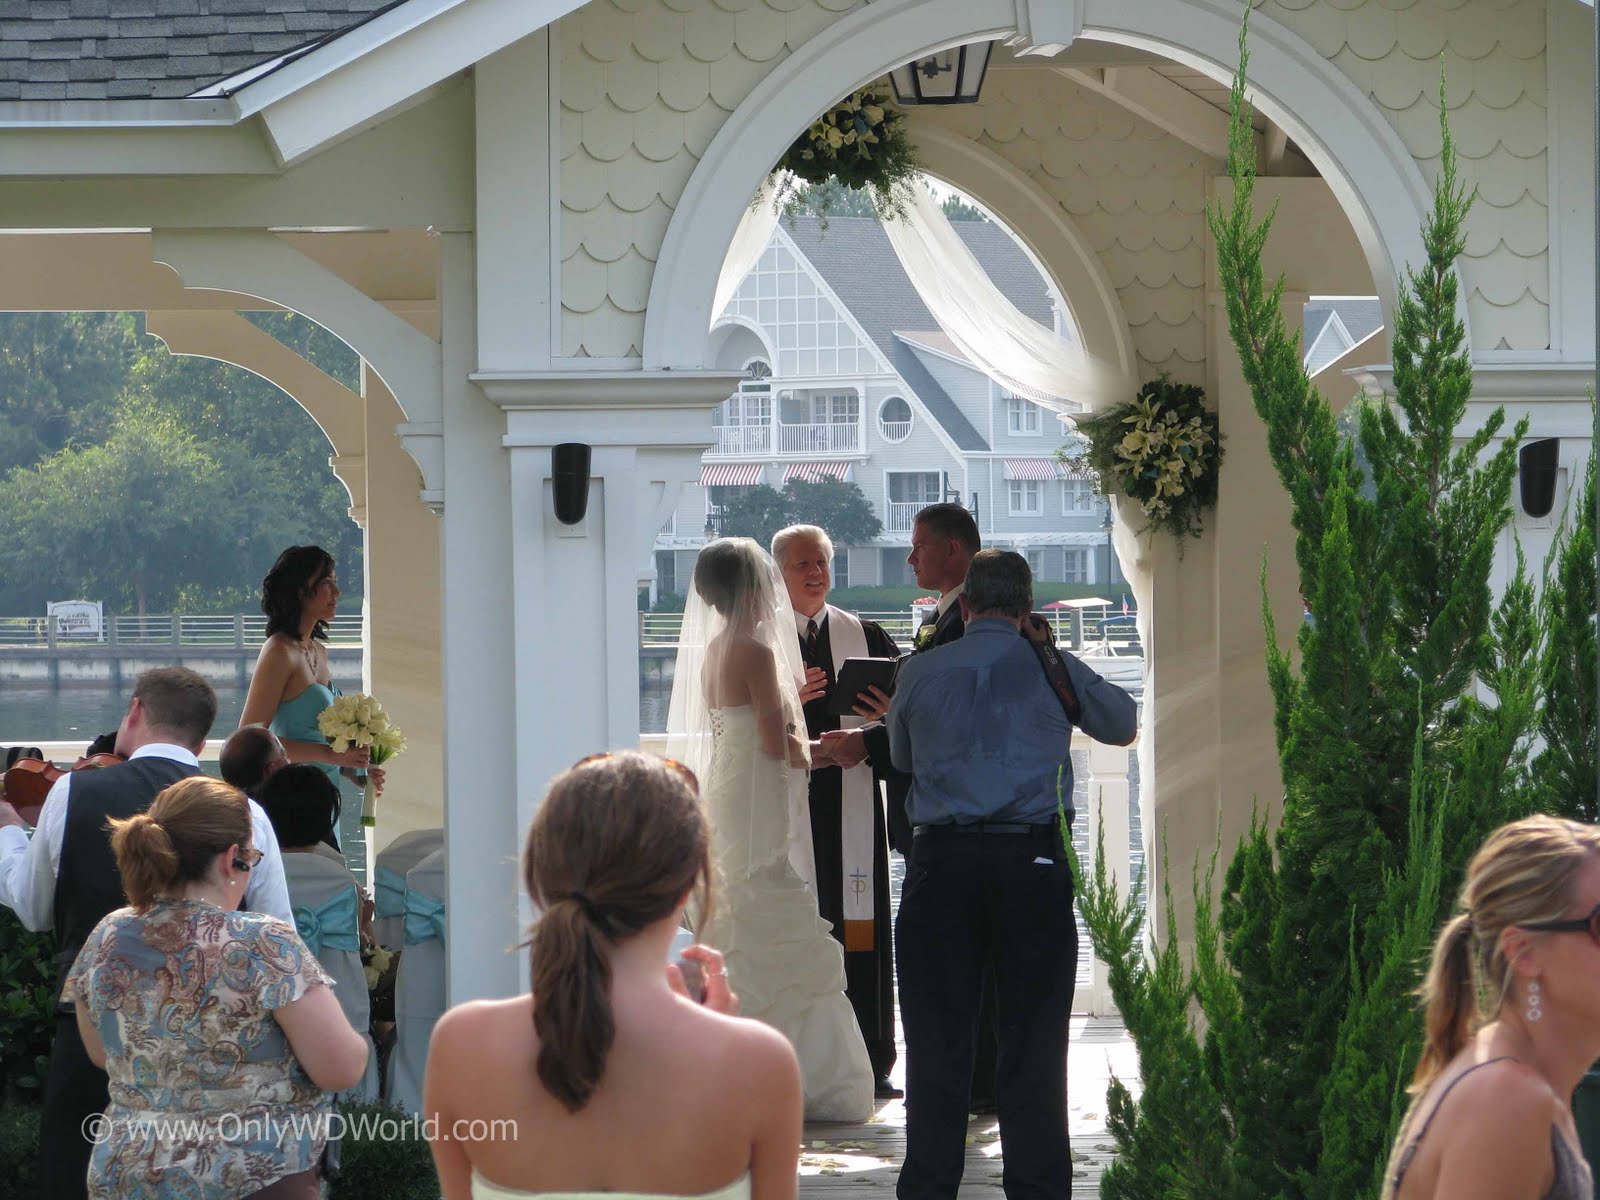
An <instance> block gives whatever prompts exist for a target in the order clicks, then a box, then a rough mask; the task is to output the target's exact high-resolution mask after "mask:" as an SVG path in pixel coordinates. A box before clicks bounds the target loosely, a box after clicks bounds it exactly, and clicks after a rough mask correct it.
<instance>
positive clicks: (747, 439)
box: [707, 425, 772, 458]
mask: <svg viewBox="0 0 1600 1200" xmlns="http://www.w3.org/2000/svg"><path fill="white" fill-rule="evenodd" d="M712 432H713V433H715V434H716V435H717V440H716V443H715V444H714V445H713V446H712V447H711V449H710V450H709V451H707V453H709V454H716V455H724V456H727V457H730V458H747V457H749V456H750V455H752V454H758V455H768V454H771V453H772V426H771V425H718V426H716V427H715V428H714V429H713V430H712Z"/></svg>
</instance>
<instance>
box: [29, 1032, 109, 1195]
mask: <svg viewBox="0 0 1600 1200" xmlns="http://www.w3.org/2000/svg"><path fill="white" fill-rule="evenodd" d="M108 1103H110V1097H109V1095H108V1093H107V1083H106V1073H105V1072H104V1071H102V1070H101V1069H100V1068H99V1067H97V1066H95V1065H94V1063H92V1062H90V1061H89V1052H88V1051H87V1050H85V1049H84V1048H83V1038H82V1037H80V1036H79V1034H78V1021H77V1018H76V1017H75V1016H73V1014H72V1013H71V1012H70V1011H68V1012H65V1013H59V1012H58V1013H57V1014H56V1035H55V1040H54V1041H53V1042H52V1043H51V1045H50V1070H49V1073H48V1074H47V1075H46V1076H45V1081H44V1110H43V1112H42V1113H41V1115H40V1120H39V1195H41V1196H48V1197H50V1200H82V1198H83V1197H85V1196H87V1195H88V1192H89V1152H90V1150H92V1149H93V1146H92V1145H91V1143H90V1142H89V1139H88V1138H86V1137H85V1136H84V1135H83V1123H84V1121H86V1120H87V1119H88V1118H89V1117H90V1116H92V1115H93V1114H95V1113H98V1112H104V1111H105V1108H106V1105H107V1104H108Z"/></svg>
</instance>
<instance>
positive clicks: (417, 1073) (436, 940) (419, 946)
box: [384, 847, 445, 1115]
mask: <svg viewBox="0 0 1600 1200" xmlns="http://www.w3.org/2000/svg"><path fill="white" fill-rule="evenodd" d="M444 924H445V913H444V849H443V848H442V847H441V848H440V849H438V850H435V851H434V852H433V853H432V854H430V855H428V856H427V857H426V858H424V859H423V860H422V861H421V862H419V863H418V864H417V865H416V866H414V867H412V868H411V870H410V871H409V872H408V873H407V875H406V917H405V926H406V931H405V938H404V941H405V949H404V950H403V951H402V952H401V954H400V970H399V972H398V974H397V975H396V976H395V983H394V1019H395V1044H394V1050H393V1052H392V1053H391V1054H390V1056H389V1070H388V1077H387V1078H386V1080H385V1081H384V1099H385V1100H387V1101H388V1102H389V1103H390V1104H393V1105H395V1106H396V1107H398V1108H400V1109H403V1110H404V1111H405V1112H408V1113H415V1114H418V1115H420V1114H421V1112H422V1078H423V1073H424V1071H425V1070H426V1069H427V1065H428V1039H430V1038H431V1037H433V1027H434V1024H435V1023H436V1022H437V1021H438V1020H439V1018H440V1017H441V1016H443V1015H444V992H445V989H444Z"/></svg>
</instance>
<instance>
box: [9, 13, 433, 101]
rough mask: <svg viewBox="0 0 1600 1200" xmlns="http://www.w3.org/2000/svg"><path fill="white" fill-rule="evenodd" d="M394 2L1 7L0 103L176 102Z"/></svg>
mask: <svg viewBox="0 0 1600 1200" xmlns="http://www.w3.org/2000/svg"><path fill="white" fill-rule="evenodd" d="M397 2H403V0H0V100H125V99H179V98H182V97H186V96H191V95H193V94H194V93H195V92H197V91H199V90H200V89H202V88H205V87H207V86H209V85H212V84H215V83H218V82H220V81H221V80H224V79H227V78H229V77H230V76H233V75H237V74H238V73H239V72H241V71H245V70H248V69H249V68H251V67H257V66H261V65H262V64H264V63H270V62H272V61H273V60H275V59H278V58H281V57H284V56H286V55H289V56H293V55H294V53H295V52H304V51H306V50H309V49H311V48H313V47H315V46H317V45H319V44H321V43H322V42H324V41H326V40H328V39H329V38H330V37H333V36H335V35H337V34H340V33H343V32H345V31H346V30H349V29H351V28H353V27H354V26H356V25H359V24H361V23H362V22H363V21H365V20H367V19H369V18H370V17H372V16H374V15H376V14H377V13H379V12H382V11H383V10H384V9H387V8H392V7H394V5H395V3H397Z"/></svg>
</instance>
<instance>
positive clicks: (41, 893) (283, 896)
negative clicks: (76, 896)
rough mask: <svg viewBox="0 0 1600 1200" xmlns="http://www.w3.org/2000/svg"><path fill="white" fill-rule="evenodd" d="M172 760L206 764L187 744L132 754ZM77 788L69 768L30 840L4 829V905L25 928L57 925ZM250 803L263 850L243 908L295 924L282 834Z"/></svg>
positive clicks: (254, 833) (0, 842)
mask: <svg viewBox="0 0 1600 1200" xmlns="http://www.w3.org/2000/svg"><path fill="white" fill-rule="evenodd" d="M128 758H129V760H130V761H131V760H132V759H135V758H169V759H172V760H173V761H174V762H180V763H183V764H184V765H185V766H189V767H196V768H198V767H199V766H200V760H199V759H198V758H196V757H195V756H194V753H193V752H192V751H190V750H188V749H186V748H184V747H183V746H174V745H172V744H170V743H167V742H152V743H151V744H149V745H148V746H141V747H139V749H137V750H135V751H134V752H133V753H132V754H130V755H129V756H128ZM71 787H72V774H71V773H70V772H69V773H67V774H66V775H63V776H62V777H61V778H60V779H58V780H56V782H55V784H54V785H53V786H52V787H51V788H50V794H49V795H48V796H46V797H45V800H44V807H42V808H41V809H40V810H39V824H38V826H37V827H36V828H35V829H34V831H33V837H32V839H31V840H30V839H29V837H28V835H27V834H26V833H24V832H23V830H22V829H21V828H20V827H19V826H16V825H7V826H6V827H5V828H3V829H0V904H4V905H5V906H6V907H7V908H9V909H11V910H12V911H13V912H15V913H16V914H17V919H18V920H20V921H21V922H22V923H23V925H24V926H26V927H27V928H29V929H33V930H41V929H49V928H51V926H52V925H54V924H55V909H56V872H57V871H59V870H60V869H61V842H62V839H63V838H64V837H65V835H66V828H67V797H68V795H70V789H71ZM249 804H250V827H251V837H252V839H253V840H254V842H255V846H256V849H257V850H259V851H261V861H260V862H258V863H257V864H256V865H255V868H254V869H253V870H252V871H251V872H250V884H249V886H248V887H246V888H245V892H244V901H243V903H242V906H241V907H244V908H248V909H250V910H252V911H253V912H263V913H267V914H269V915H271V916H274V917H278V918H280V919H282V920H285V921H287V922H289V924H291V925H293V924H294V913H293V912H292V911H291V910H290V908H289V885H288V883H287V882H286V881H285V880H284V877H283V855H282V854H281V853H279V851H278V836H277V834H275V833H273V831H272V822H271V821H269V820H268V819H267V814H266V811H265V810H264V809H262V807H261V806H260V805H259V804H257V803H256V802H255V801H254V800H251V801H249Z"/></svg>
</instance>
